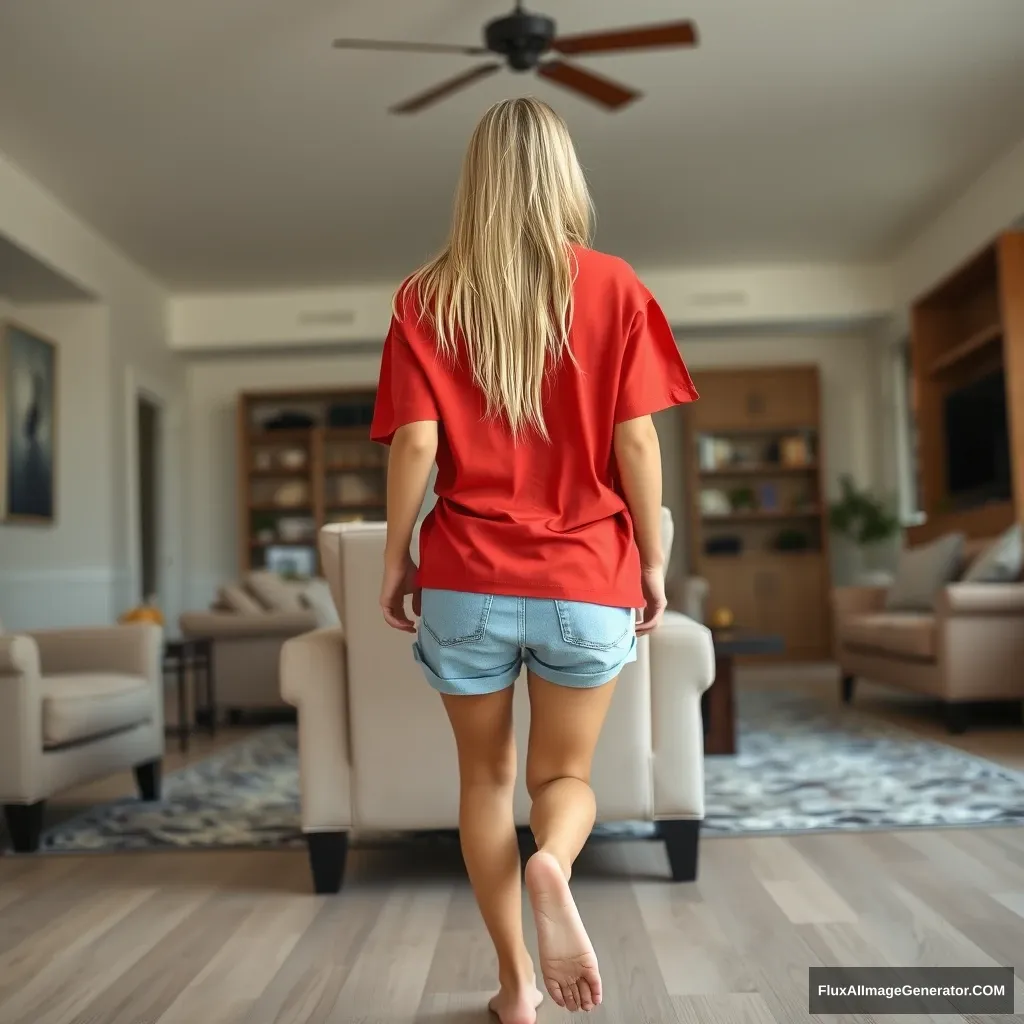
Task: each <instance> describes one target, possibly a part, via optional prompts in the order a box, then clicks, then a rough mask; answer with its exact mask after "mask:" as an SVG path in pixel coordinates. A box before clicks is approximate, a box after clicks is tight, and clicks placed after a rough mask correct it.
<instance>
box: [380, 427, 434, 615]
mask: <svg viewBox="0 0 1024 1024" xmlns="http://www.w3.org/2000/svg"><path fill="white" fill-rule="evenodd" d="M436 457H437V421H436V420H418V421H416V422H414V423H406V424H405V425H404V426H401V427H399V428H398V429H397V430H396V431H395V434H394V438H393V439H392V441H391V455H390V458H389V459H388V531H387V541H386V543H385V545H384V581H383V584H382V586H381V594H380V606H381V610H382V611H383V612H384V618H385V619H386V620H387V623H388V625H389V626H393V627H394V628H395V629H400V630H402V631H403V632H405V633H415V632H416V625H415V623H414V622H413V621H412V620H411V619H410V618H409V616H408V615H407V614H406V612H405V595H406V594H412V595H413V611H414V612H415V613H416V614H417V615H418V614H419V607H418V606H419V592H418V591H416V590H415V577H416V566H415V565H414V564H413V561H412V555H411V554H410V551H409V546H410V544H411V543H412V531H413V529H414V527H415V525H416V517H417V516H418V515H419V512H420V508H422V506H423V497H424V495H425V494H426V493H427V481H428V480H429V479H430V470H431V469H432V467H433V465H434V460H435V459H436Z"/></svg>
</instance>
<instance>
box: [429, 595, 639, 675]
mask: <svg viewBox="0 0 1024 1024" xmlns="http://www.w3.org/2000/svg"><path fill="white" fill-rule="evenodd" d="M420 611H421V614H420V623H419V629H418V632H417V637H416V642H415V644H413V655H414V657H415V658H416V660H417V661H418V662H419V663H420V666H421V667H422V669H423V673H424V675H425V676H426V677H427V681H428V682H429V683H430V685H431V686H433V687H434V689H435V690H440V692H441V693H452V694H467V695H473V694H484V693H494V692H495V691H497V690H503V689H505V687H507V686H511V685H512V684H513V683H514V682H515V680H516V678H517V677H518V675H519V673H520V671H521V669H522V666H523V663H524V662H525V663H526V667H527V668H529V669H530V670H532V671H533V672H535V673H536V674H537V675H539V676H541V677H542V678H543V679H547V680H548V681H549V682H552V683H557V684H559V685H561V686H575V687H588V686H602V685H603V684H605V683H608V682H610V681H611V680H612V679H614V678H615V677H616V676H617V675H618V674H619V673H620V672H621V671H622V667H623V665H625V664H627V663H628V662H630V661H635V660H636V614H635V612H634V611H633V609H632V608H611V607H608V606H606V605H600V604H586V603H583V602H580V601H560V600H549V599H547V598H537V597H505V596H502V595H497V594H470V593H466V592H464V591H461V590H424V591H423V595H422V603H421V608H420Z"/></svg>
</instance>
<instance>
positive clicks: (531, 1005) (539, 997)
mask: <svg viewBox="0 0 1024 1024" xmlns="http://www.w3.org/2000/svg"><path fill="white" fill-rule="evenodd" d="M542 1002H544V995H543V993H542V992H541V990H540V989H539V988H537V986H536V985H530V986H529V987H527V988H523V989H520V990H518V991H515V992H513V991H511V990H509V989H504V988H503V989H501V990H499V992H498V994H497V995H495V996H492V997H491V1001H490V1002H489V1003H488V1004H487V1009H488V1010H490V1011H491V1013H493V1014H494V1015H495V1016H496V1017H497V1018H498V1020H499V1021H501V1024H537V1007H538V1006H540V1004H541V1003H542Z"/></svg>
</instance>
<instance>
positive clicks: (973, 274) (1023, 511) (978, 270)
mask: <svg viewBox="0 0 1024 1024" xmlns="http://www.w3.org/2000/svg"><path fill="white" fill-rule="evenodd" d="M910 340H911V365H912V368H913V369H912V380H913V396H914V399H913V405H914V416H915V420H916V423H917V433H918V479H919V488H920V495H921V497H920V501H921V511H922V512H923V513H924V517H925V519H924V522H923V523H922V524H921V525H919V526H915V527H913V528H911V529H910V530H908V534H907V536H908V541H909V543H911V544H921V543H926V542H927V541H930V540H933V539H935V538H936V537H939V536H941V535H942V534H944V533H950V532H960V533H964V534H966V535H967V536H968V537H972V538H976V539H984V538H987V537H992V536H995V535H997V534H998V533H1000V532H1001V531H1002V530H1005V529H1006V528H1007V527H1008V526H1010V525H1011V524H1012V523H1013V522H1015V521H1017V522H1020V521H1022V520H1024V232H1019V231H1017V232H1007V233H1006V234H1003V235H1000V236H999V237H998V238H997V239H995V241H993V242H992V243H991V244H990V245H987V246H986V247H985V248H984V249H983V250H982V251H981V252H979V253H977V254H976V255H975V256H974V257H973V258H972V259H970V260H968V261H967V262H966V263H965V264H964V265H963V266H961V267H960V268H958V269H957V270H956V271H955V272H954V273H953V274H951V275H950V276H949V277H948V278H947V279H946V280H944V281H942V282H941V283H940V284H939V285H937V286H936V287H935V288H934V289H932V290H931V291H930V292H929V293H928V294H926V295H923V296H921V298H919V299H918V300H917V301H916V302H915V303H914V305H913V307H912V310H911V339H910ZM997 371H1001V372H1002V373H1003V375H1004V378H1005V387H1006V416H1007V444H1008V448H1009V456H1010V472H1011V480H1010V483H1009V486H1008V487H1006V488H1005V490H1000V488H998V487H996V488H995V489H994V490H993V491H991V492H990V493H984V492H982V493H979V494H977V495H966V494H963V493H961V494H952V493H951V487H950V482H949V480H948V479H947V450H946V446H947V434H946V408H947V406H946V403H947V399H948V396H949V395H950V394H951V393H953V392H955V391H958V390H959V389H961V388H965V387H968V386H970V385H971V384H972V383H974V382H975V381H980V380H982V379H983V378H986V377H989V376H990V375H991V374H993V373H995V372H997Z"/></svg>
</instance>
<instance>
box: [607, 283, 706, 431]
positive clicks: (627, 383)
mask: <svg viewBox="0 0 1024 1024" xmlns="http://www.w3.org/2000/svg"><path fill="white" fill-rule="evenodd" d="M697 397H698V396H697V389H696V388H695V387H694V386H693V381H692V380H691V379H690V374H689V372H688V371H687V369H686V364H685V363H684V362H683V357H682V356H681V355H680V354H679V348H678V346H677V345H676V340H675V338H674V337H673V336H672V328H671V327H670V326H669V324H668V320H666V319H665V314H664V313H663V312H662V309H661V307H660V306H659V305H658V303H657V301H656V300H655V299H654V298H653V297H650V296H648V298H647V302H646V304H645V306H644V308H643V309H641V310H640V311H639V312H638V313H637V314H636V316H634V318H633V323H632V325H631V327H630V331H629V337H628V338H627V339H626V347H625V350H624V351H623V356H622V368H621V371H620V373H619V394H618V398H617V400H616V403H615V422H616V423H622V422H624V421H625V420H632V419H636V418H637V417H638V416H648V415H650V414H651V413H655V412H660V411H661V410H662V409H667V408H669V407H670V406H673V405H681V404H682V403H684V402H694V401H696V400H697Z"/></svg>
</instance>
